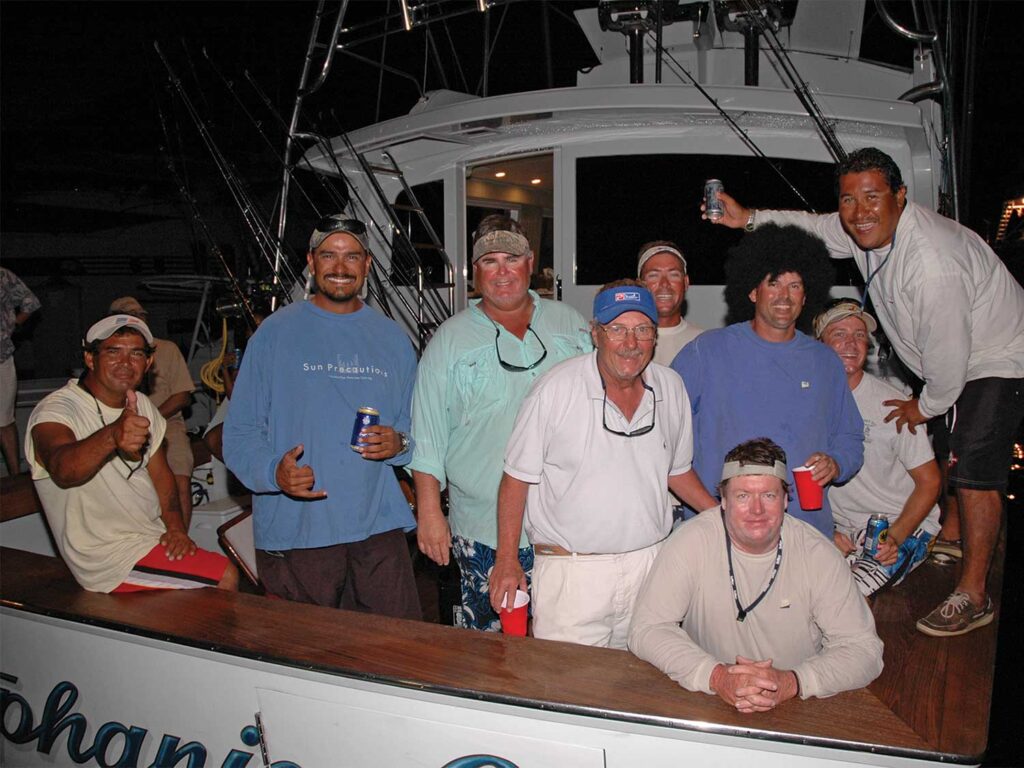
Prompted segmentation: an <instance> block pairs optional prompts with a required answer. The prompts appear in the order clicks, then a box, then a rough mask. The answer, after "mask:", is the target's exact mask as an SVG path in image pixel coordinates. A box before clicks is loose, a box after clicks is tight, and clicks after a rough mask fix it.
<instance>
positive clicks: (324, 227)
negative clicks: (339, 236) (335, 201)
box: [316, 213, 366, 237]
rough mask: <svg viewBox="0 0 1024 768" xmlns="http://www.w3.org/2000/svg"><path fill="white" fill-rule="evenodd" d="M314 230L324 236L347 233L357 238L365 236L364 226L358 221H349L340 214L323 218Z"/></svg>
mask: <svg viewBox="0 0 1024 768" xmlns="http://www.w3.org/2000/svg"><path fill="white" fill-rule="evenodd" d="M316 230H317V231H318V232H323V233H324V234H330V233H334V232H347V233H349V234H350V235H356V236H357V237H365V236H366V225H365V224H364V223H363V222H361V221H360V220H359V219H350V218H348V217H347V216H344V215H342V214H340V213H333V214H331V215H330V216H324V217H323V218H322V219H320V220H319V221H318V222H317V223H316Z"/></svg>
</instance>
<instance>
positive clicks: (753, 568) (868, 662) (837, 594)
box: [629, 510, 882, 699]
mask: <svg viewBox="0 0 1024 768" xmlns="http://www.w3.org/2000/svg"><path fill="white" fill-rule="evenodd" d="M782 543H783V552H782V563H781V565H780V567H779V573H778V576H777V577H776V579H775V583H774V584H773V585H772V588H771V589H770V590H769V591H768V593H767V594H766V595H765V597H764V599H763V600H761V602H760V603H759V604H758V605H757V607H756V608H754V609H753V610H752V611H751V612H750V613H749V614H747V616H746V618H745V619H744V620H743V621H742V622H741V621H737V619H736V603H735V601H734V599H733V593H732V587H731V586H730V583H729V565H728V561H727V558H726V554H725V526H724V524H723V522H722V516H721V514H719V513H718V512H716V511H715V510H708V511H707V512H704V513H703V514H700V515H698V516H697V517H695V518H694V519H692V520H689V521H687V522H685V523H683V524H682V525H681V526H680V527H679V528H677V529H676V531H675V532H674V533H673V534H672V535H671V536H670V537H669V539H668V541H667V542H666V543H665V545H664V546H663V547H662V550H661V552H659V553H658V559H657V560H655V561H654V566H653V567H652V568H651V572H650V574H649V575H648V576H647V581H646V583H645V584H644V586H643V589H642V590H641V591H640V598H639V599H638V600H637V604H636V608H635V609H634V611H633V623H632V625H631V626H630V630H629V650H631V651H632V652H633V653H634V654H636V656H638V657H639V658H641V659H643V660H644V661H648V662H650V663H651V664H653V665H654V666H656V667H657V668H658V669H660V670H661V671H662V672H665V673H666V674H667V675H668V676H669V677H671V678H672V679H673V680H675V681H676V682H677V683H679V684H680V685H681V686H683V687H684V688H686V689H688V690H691V691H703V692H704V693H713V691H712V690H711V687H710V682H711V672H712V670H713V669H714V668H715V666H716V665H718V664H734V663H736V656H737V655H740V656H745V657H747V658H749V659H754V660H755V661H760V660H763V659H771V660H772V666H773V667H774V668H775V669H782V670H792V671H793V672H794V673H795V674H796V676H797V679H798V680H799V683H800V696H801V697H802V698H805V699H806V698H809V697H811V696H818V697H825V696H832V695H834V694H836V693H839V692H840V691H846V690H850V689H853V688H862V687H863V686H865V685H867V684H868V683H870V682H871V681H872V680H874V679H875V678H876V677H878V675H879V674H880V673H881V671H882V641H881V640H880V639H879V638H878V634H877V633H876V632H875V620H874V617H873V616H872V615H871V611H870V610H869V609H868V604H867V602H865V600H864V598H863V597H861V595H860V592H858V591H857V586H856V585H855V584H854V581H853V576H852V575H851V574H850V568H849V566H848V565H847V564H846V561H845V560H843V557H842V555H840V554H839V550H838V549H836V547H835V545H834V544H833V543H832V542H831V540H829V539H826V538H825V537H824V536H822V535H821V534H820V533H818V531H817V530H815V529H814V528H812V527H811V526H810V525H808V524H807V523H805V522H803V521H801V520H797V519H795V518H793V517H790V516H789V515H786V516H785V518H784V522H783V524H782ZM775 554H776V552H775V549H774V548H773V549H772V550H771V551H769V552H767V553H765V554H763V555H751V554H746V553H744V552H743V551H741V550H739V549H737V548H736V547H735V546H734V547H733V548H732V560H733V569H734V571H735V574H736V587H737V591H738V592H739V596H740V602H741V603H742V604H743V605H744V606H747V605H749V604H750V603H751V602H753V601H754V600H755V599H756V598H757V596H758V595H759V594H760V593H761V591H762V590H763V589H764V587H765V585H766V584H767V583H768V580H769V578H770V574H771V570H772V565H773V564H774V562H775Z"/></svg>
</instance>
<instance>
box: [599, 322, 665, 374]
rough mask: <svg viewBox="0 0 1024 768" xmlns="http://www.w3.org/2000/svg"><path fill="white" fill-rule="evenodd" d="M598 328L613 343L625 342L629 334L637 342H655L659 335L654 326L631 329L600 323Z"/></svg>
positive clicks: (640, 326) (639, 326)
mask: <svg viewBox="0 0 1024 768" xmlns="http://www.w3.org/2000/svg"><path fill="white" fill-rule="evenodd" d="M597 327H598V328H600V329H601V330H602V331H604V332H605V333H606V334H608V338H609V339H611V340H612V341H625V340H626V336H628V335H629V334H633V338H634V339H636V340H637V341H653V340H654V337H655V336H657V335H658V329H657V328H656V327H654V326H653V325H638V326H636V327H635V328H630V327H628V326H625V325H619V324H617V323H616V324H615V325H601V324H600V323H598V325H597ZM645 386H646V385H645Z"/></svg>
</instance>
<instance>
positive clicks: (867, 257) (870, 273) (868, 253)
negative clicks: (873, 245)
mask: <svg viewBox="0 0 1024 768" xmlns="http://www.w3.org/2000/svg"><path fill="white" fill-rule="evenodd" d="M894 250H896V233H895V232H893V234H892V242H891V243H890V244H889V252H888V253H886V254H885V258H884V259H882V262H881V263H880V264H879V265H878V266H877V267H875V268H874V269H871V255H872V254H873V253H874V251H864V266H865V268H866V269H867V272H868V277H867V280H865V281H864V299H863V300H862V301H861V303H860V308H861V309H864V307H866V306H867V304H868V289H869V288H870V287H871V281H872V280H874V279H875V275H877V274H878V273H879V272H880V271H881V269H882V267H884V266H885V264H886V262H888V261H889V257H890V256H892V252H893V251H894Z"/></svg>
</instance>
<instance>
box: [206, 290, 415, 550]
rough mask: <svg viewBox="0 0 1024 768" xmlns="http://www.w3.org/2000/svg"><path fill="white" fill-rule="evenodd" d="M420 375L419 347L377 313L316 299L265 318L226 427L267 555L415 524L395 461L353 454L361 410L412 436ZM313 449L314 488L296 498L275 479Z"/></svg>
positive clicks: (232, 463) (402, 459)
mask: <svg viewBox="0 0 1024 768" xmlns="http://www.w3.org/2000/svg"><path fill="white" fill-rule="evenodd" d="M415 372H416V356H415V354H414V352H413V349H412V344H411V342H410V340H409V338H408V336H406V335H405V333H403V332H402V330H401V329H400V328H399V327H398V326H397V325H396V324H395V323H394V322H392V321H391V320H389V319H388V318H386V317H384V315H382V314H380V313H379V312H377V311H376V310H375V309H372V308H370V307H367V306H364V307H362V308H361V309H359V310H358V311H356V312H354V313H352V314H343V315H342V314H335V313H332V312H327V311H325V310H322V309H320V308H319V307H317V306H316V305H314V304H312V303H311V302H308V301H307V302H302V303H296V304H292V305H290V306H287V307H284V308H283V309H281V310H279V311H277V312H275V313H274V314H273V315H271V316H270V317H268V318H267V319H266V320H265V321H264V322H263V324H262V325H261V326H260V328H259V330H258V331H257V332H256V334H255V335H254V336H253V337H252V340H251V341H250V342H249V345H248V348H247V349H246V354H245V357H244V358H242V368H241V371H240V372H239V376H238V381H237V382H236V383H235V389H234V394H233V395H232V397H231V410H230V411H229V412H228V416H227V419H226V420H225V422H224V458H225V460H226V463H227V465H228V467H229V468H230V469H231V471H232V472H234V473H235V474H236V475H237V476H238V479H239V480H241V481H242V482H243V483H245V485H246V486H248V487H249V488H250V489H251V490H252V491H254V492H255V493H256V494H258V495H256V496H254V497H253V521H254V527H255V536H256V546H257V547H258V548H259V549H270V550H282V549H305V548H310V547H324V546H330V545H333V544H342V543H349V542H355V541H363V540H365V539H367V538H369V537H370V536H373V535H374V534H377V533H383V532H385V531H391V530H394V529H396V528H404V529H406V530H410V529H411V528H413V527H414V525H415V523H414V520H413V516H412V512H411V510H410V509H409V504H408V503H407V502H406V500H405V497H404V496H403V495H402V492H401V490H400V489H399V487H398V481H397V479H396V477H395V474H394V470H393V469H392V466H393V465H394V466H398V465H403V464H405V463H407V462H408V461H409V458H410V456H411V451H408V452H406V453H403V454H399V455H398V456H396V457H394V458H393V459H390V460H389V461H369V460H367V459H364V458H362V456H360V455H359V454H358V453H356V452H355V451H354V450H352V448H350V447H349V443H350V441H351V436H352V425H353V422H354V421H355V416H356V411H357V410H358V409H359V408H360V407H362V406H369V407H371V408H376V409H377V410H378V411H380V423H381V424H384V425H389V426H393V427H394V428H395V429H396V430H398V431H401V432H408V431H409V421H410V416H409V411H410V402H411V399H412V387H413V381H414V378H415ZM300 443H301V444H302V445H303V446H304V453H303V455H302V456H301V457H300V458H299V465H300V466H304V465H307V464H308V465H309V466H311V467H312V468H313V473H314V476H315V483H314V486H313V488H314V490H325V491H327V498H325V499H318V500H313V501H306V500H297V499H293V498H290V497H289V496H286V495H285V494H283V493H281V492H280V490H279V489H278V487H277V484H276V482H275V479H274V474H275V470H276V468H277V464H278V462H279V461H280V460H281V457H282V456H284V454H285V453H286V452H288V451H290V450H291V449H292V448H294V447H295V446H296V445H298V444H300Z"/></svg>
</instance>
